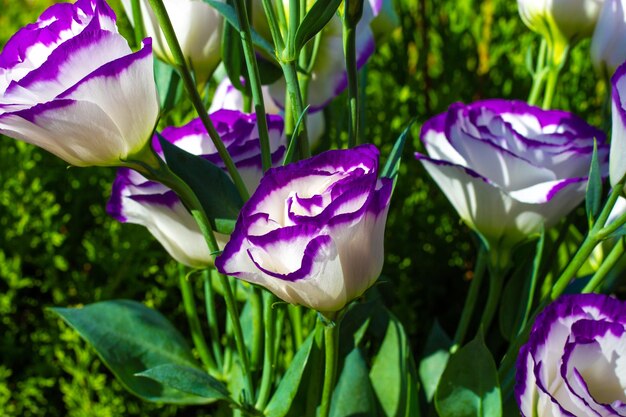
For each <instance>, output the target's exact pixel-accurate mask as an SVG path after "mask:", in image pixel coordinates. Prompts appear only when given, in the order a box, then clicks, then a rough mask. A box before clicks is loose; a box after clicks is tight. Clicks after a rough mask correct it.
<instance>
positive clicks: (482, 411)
mask: <svg viewBox="0 0 626 417" xmlns="http://www.w3.org/2000/svg"><path fill="white" fill-rule="evenodd" d="M435 407H436V409H437V413H439V416H440V417H501V416H502V398H501V395H500V384H499V382H498V370H497V368H496V363H495V361H494V360H493V357H492V356H491V352H489V349H487V346H485V342H484V341H483V336H482V333H481V334H479V335H477V336H476V338H475V339H474V340H472V341H471V342H469V343H468V344H467V345H465V346H464V347H462V348H461V349H459V350H458V351H457V352H456V353H455V354H453V355H452V356H451V357H450V360H449V362H448V366H447V367H446V370H445V371H444V372H443V375H442V376H441V381H440V382H439V386H438V387H437V392H436V393H435Z"/></svg>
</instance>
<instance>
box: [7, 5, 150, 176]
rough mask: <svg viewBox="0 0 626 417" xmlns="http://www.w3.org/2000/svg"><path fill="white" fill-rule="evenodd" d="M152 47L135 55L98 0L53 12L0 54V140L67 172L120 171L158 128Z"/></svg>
mask: <svg viewBox="0 0 626 417" xmlns="http://www.w3.org/2000/svg"><path fill="white" fill-rule="evenodd" d="M151 45H152V44H151V41H150V39H146V40H144V43H143V48H142V49H141V50H139V51H138V52H135V53H133V52H132V51H131V50H130V47H129V46H128V43H127V42H126V40H125V39H124V38H123V37H122V36H121V35H120V34H119V33H118V32H117V28H116V26H115V14H114V13H113V11H112V10H111V9H110V8H109V6H108V5H107V4H106V3H105V2H104V1H103V0H79V1H77V2H76V3H74V4H69V3H59V4H55V5H53V6H51V7H50V8H49V9H47V10H46V11H45V12H44V13H43V14H42V15H41V17H40V18H39V20H37V22H35V23H33V24H30V25H27V26H25V27H24V28H22V29H20V31H18V32H17V33H16V34H15V35H14V36H13V37H12V38H11V39H10V40H9V42H8V43H7V44H6V46H5V47H4V50H3V51H2V53H1V54H0V133H2V134H4V135H7V136H10V137H13V138H15V139H19V140H23V141H25V142H28V143H32V144H34V145H37V146H39V147H42V148H44V149H46V150H47V151H49V152H51V153H53V154H55V155H57V156H58V157H60V158H62V159H64V160H65V161H67V162H68V163H70V164H72V165H76V166H89V165H102V166H113V165H121V164H122V162H123V161H124V160H125V159H129V158H132V156H133V155H135V154H137V153H139V152H140V151H141V150H142V149H143V148H144V147H145V146H146V145H147V143H148V142H149V140H150V137H151V134H152V130H153V129H154V125H155V123H156V120H157V116H158V112H159V104H158V98H157V93H156V87H155V85H154V77H153V69H152V46H151Z"/></svg>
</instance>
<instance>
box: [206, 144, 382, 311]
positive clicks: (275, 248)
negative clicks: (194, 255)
mask: <svg viewBox="0 0 626 417" xmlns="http://www.w3.org/2000/svg"><path fill="white" fill-rule="evenodd" d="M391 188H392V181H391V180H390V179H387V178H382V179H379V178H378V150H377V149H376V148H375V147H374V146H372V145H363V146H359V147H357V148H354V149H349V150H334V151H328V152H324V153H322V154H320V155H317V156H315V157H313V158H310V159H307V160H304V161H300V162H297V163H294V164H290V165H286V166H284V167H280V168H274V169H271V170H270V171H268V172H267V173H266V175H265V176H264V177H263V179H262V180H261V183H260V185H259V188H257V190H256V192H255V193H254V195H253V196H252V197H251V198H250V200H249V201H248V202H247V203H246V204H245V205H244V207H243V209H242V210H241V213H240V215H239V219H238V220H237V225H236V227H235V231H234V232H233V235H232V236H231V240H230V242H229V243H228V244H227V245H226V247H225V248H224V252H223V253H222V255H220V256H219V257H218V258H217V260H216V261H215V265H216V267H217V268H218V270H220V271H221V272H222V273H225V274H228V275H232V276H235V277H237V278H240V279H242V280H244V281H248V282H251V283H254V284H258V285H261V286H263V287H265V288H267V289H269V290H270V291H272V292H273V293H274V294H276V295H277V296H278V297H280V298H281V299H283V300H284V301H287V302H289V303H293V304H301V305H305V306H307V307H310V308H313V309H315V310H318V311H320V312H327V313H330V312H335V311H338V310H341V309H342V308H343V307H344V306H345V305H346V304H347V303H348V302H350V301H351V300H353V299H354V298H356V297H358V296H360V295H361V294H363V292H364V291H365V290H366V289H367V288H369V287H370V286H371V285H372V284H373V283H374V281H376V279H377V278H378V275H379V274H380V271H381V269H382V265H383V234H384V228H385V221H386V218H387V210H388V208H389V199H390V196H391Z"/></svg>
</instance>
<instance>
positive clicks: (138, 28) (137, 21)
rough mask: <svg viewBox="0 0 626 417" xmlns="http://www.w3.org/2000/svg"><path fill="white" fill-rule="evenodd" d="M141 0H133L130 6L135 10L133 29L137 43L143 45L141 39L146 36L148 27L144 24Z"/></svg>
mask: <svg viewBox="0 0 626 417" xmlns="http://www.w3.org/2000/svg"><path fill="white" fill-rule="evenodd" d="M139 2H140V0H131V2H130V7H131V10H132V12H133V30H134V33H135V45H136V46H137V47H138V48H139V47H141V41H142V40H143V38H145V37H146V28H145V26H144V25H143V17H142V12H141V6H140V5H139Z"/></svg>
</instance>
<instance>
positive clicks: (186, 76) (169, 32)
mask: <svg viewBox="0 0 626 417" xmlns="http://www.w3.org/2000/svg"><path fill="white" fill-rule="evenodd" d="M149 1H150V6H151V7H152V10H153V11H154V14H155V16H156V18H157V20H158V22H159V26H160V27H161V30H162V31H163V34H164V36H165V39H166V40H167V45H168V46H169V48H170V51H171V52H172V57H173V58H174V61H175V63H176V68H177V69H178V71H179V73H180V77H181V79H182V80H183V84H184V86H185V90H186V91H187V94H188V95H189V98H190V100H191V103H192V104H193V106H194V108H195V109H196V112H197V113H198V116H199V117H200V120H201V121H202V124H203V125H204V127H205V129H206V131H207V133H208V134H209V137H210V138H211V141H212V142H213V144H214V145H215V148H216V149H217V152H218V154H219V156H220V158H222V161H223V162H224V165H225V166H226V170H227V171H228V174H230V177H231V178H232V180H233V182H234V183H235V187H236V188H237V191H238V192H239V194H240V195H241V198H242V199H243V200H244V201H247V200H248V199H249V198H250V194H249V193H248V190H247V188H246V186H245V184H244V182H243V180H242V179H241V175H240V174H239V171H238V170H237V167H236V166H235V163H234V162H233V160H232V158H231V157H230V154H229V153H228V150H227V149H226V147H225V146H224V143H223V142H222V140H221V138H220V136H219V134H218V133H217V130H215V126H213V122H212V121H211V119H210V118H209V114H208V113H207V111H206V109H205V108H204V103H203V102H202V97H200V94H199V93H198V90H197V89H196V85H195V83H194V81H193V76H192V75H191V71H190V70H189V67H188V65H187V61H186V60H185V56H184V55H183V51H182V49H181V48H180V44H179V43H178V40H177V39H176V33H175V32H174V27H173V26H172V22H171V21H170V18H169V16H168V14H167V10H166V9H165V6H164V5H163V0H149Z"/></svg>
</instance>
